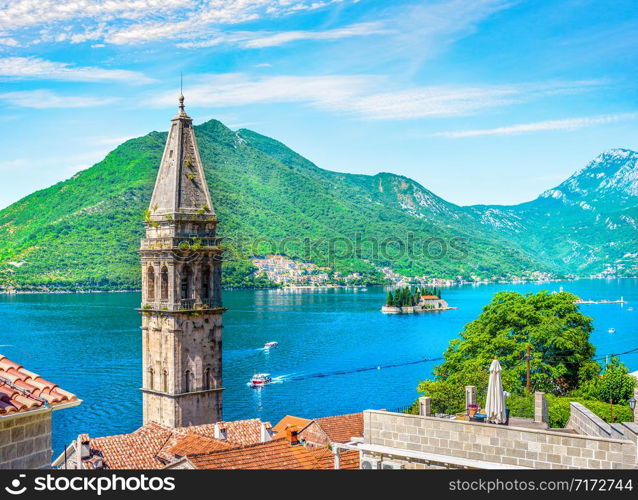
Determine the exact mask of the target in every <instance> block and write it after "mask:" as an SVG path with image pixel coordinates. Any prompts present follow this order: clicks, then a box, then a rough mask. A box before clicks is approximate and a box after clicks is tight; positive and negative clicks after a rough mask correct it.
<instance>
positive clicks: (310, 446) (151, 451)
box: [53, 413, 363, 470]
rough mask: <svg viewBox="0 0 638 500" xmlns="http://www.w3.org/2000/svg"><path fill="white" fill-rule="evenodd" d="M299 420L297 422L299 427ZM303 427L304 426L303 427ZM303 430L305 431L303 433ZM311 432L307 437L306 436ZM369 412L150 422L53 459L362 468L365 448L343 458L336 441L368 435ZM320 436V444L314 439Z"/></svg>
mask: <svg viewBox="0 0 638 500" xmlns="http://www.w3.org/2000/svg"><path fill="white" fill-rule="evenodd" d="M293 424H294V425H293ZM297 426H299V427H297ZM297 429H300V431H301V432H298V430H297ZM304 432H305V433H306V434H305V436H306V438H302V437H301V436H302V435H304V434H303V433H304ZM362 432H363V414H361V413H358V414H353V415H338V416H335V417H325V418H320V419H316V420H310V419H300V418H297V417H290V416H288V417H285V418H284V419H282V421H281V422H280V423H279V424H278V426H275V427H272V426H271V425H270V423H269V422H262V421H260V420H259V419H250V420H238V421H231V422H216V423H215V424H206V425H196V426H189V427H180V428H173V427H166V426H162V425H158V424H155V423H150V424H146V425H144V426H142V427H140V428H139V429H137V430H136V431H134V432H132V433H130V434H119V435H114V436H105V437H98V438H91V437H90V436H89V435H87V434H80V435H79V436H78V437H77V439H76V440H74V442H73V443H72V444H71V445H70V446H69V447H67V449H66V450H65V451H64V452H63V453H62V454H61V455H60V456H59V457H58V458H57V459H56V460H55V461H54V462H53V467H55V468H59V469H82V470H96V469H113V470H116V469H117V470H122V469H142V470H143V469H163V468H168V469H335V468H340V469H358V468H359V452H358V451H345V452H342V453H341V454H340V455H339V456H338V457H336V456H335V453H334V452H333V451H332V450H333V447H334V445H335V443H339V442H344V443H345V442H349V441H350V440H351V439H352V438H351V437H346V436H349V435H351V434H352V435H353V436H354V435H362ZM313 438H314V442H310V440H311V439H313Z"/></svg>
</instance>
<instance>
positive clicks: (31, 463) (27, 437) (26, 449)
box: [0, 409, 53, 469]
mask: <svg viewBox="0 0 638 500" xmlns="http://www.w3.org/2000/svg"><path fill="white" fill-rule="evenodd" d="M52 453H53V451H52V449H51V410H48V409H47V410H43V411H35V412H27V413H23V414H16V415H12V416H11V417H3V418H0V469H45V468H49V467H50V466H51V454H52Z"/></svg>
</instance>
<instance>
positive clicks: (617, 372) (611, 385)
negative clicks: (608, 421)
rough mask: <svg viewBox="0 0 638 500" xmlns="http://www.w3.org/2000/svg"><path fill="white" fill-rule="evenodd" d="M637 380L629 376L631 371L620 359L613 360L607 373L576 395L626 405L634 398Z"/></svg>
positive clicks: (594, 379)
mask: <svg viewBox="0 0 638 500" xmlns="http://www.w3.org/2000/svg"><path fill="white" fill-rule="evenodd" d="M635 386H636V379H634V377H632V376H631V375H629V369H628V368H627V367H626V366H625V365H624V364H623V363H621V362H620V360H619V359H618V358H615V357H614V358H611V361H610V362H609V363H608V364H607V366H606V368H605V371H604V372H603V374H602V375H600V376H599V377H594V378H592V379H591V380H589V381H588V382H587V383H586V384H583V386H582V387H581V388H580V389H579V390H578V391H576V393H575V395H579V396H583V397H584V398H588V399H597V400H599V401H604V402H605V403H608V402H609V401H610V400H611V401H613V402H614V404H626V403H627V401H629V398H631V397H632V395H633V392H634V387H635Z"/></svg>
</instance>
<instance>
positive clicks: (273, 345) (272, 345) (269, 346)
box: [264, 342, 279, 349]
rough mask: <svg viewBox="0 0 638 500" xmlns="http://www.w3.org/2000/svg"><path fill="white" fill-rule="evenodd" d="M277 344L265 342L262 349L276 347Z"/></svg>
mask: <svg viewBox="0 0 638 500" xmlns="http://www.w3.org/2000/svg"><path fill="white" fill-rule="evenodd" d="M278 345H279V342H266V343H265V344H264V349H270V348H271V347H277V346H278Z"/></svg>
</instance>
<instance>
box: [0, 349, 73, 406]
mask: <svg viewBox="0 0 638 500" xmlns="http://www.w3.org/2000/svg"><path fill="white" fill-rule="evenodd" d="M72 401H77V396H75V394H71V393H70V392H68V391H65V390H63V389H60V387H58V386H57V385H56V384H54V383H53V382H49V381H48V380H45V379H43V378H42V377H40V376H39V375H38V374H36V373H33V372H31V371H29V370H27V369H25V368H23V367H22V365H20V364H18V363H16V362H15V361H11V360H10V359H8V358H7V357H6V356H3V355H2V354H0V415H8V414H10V413H18V412H23V411H29V410H35V409H37V408H41V407H43V406H45V404H49V405H50V406H52V407H54V406H56V405H60V404H64V403H70V402H72Z"/></svg>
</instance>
